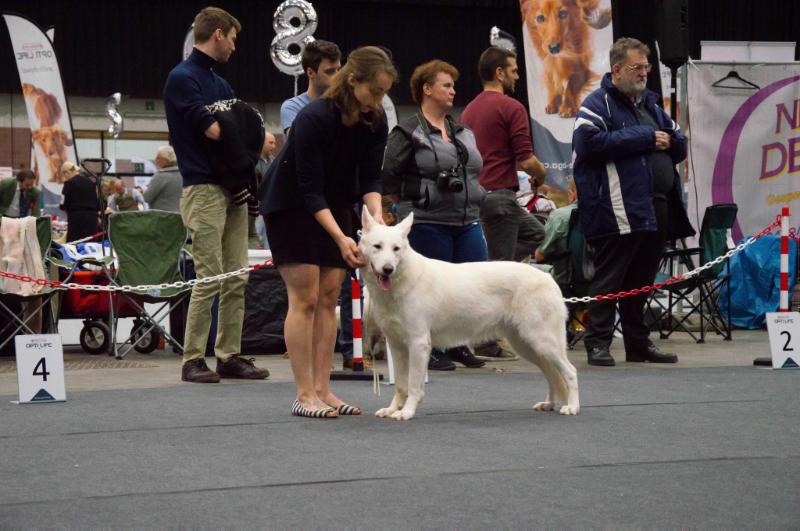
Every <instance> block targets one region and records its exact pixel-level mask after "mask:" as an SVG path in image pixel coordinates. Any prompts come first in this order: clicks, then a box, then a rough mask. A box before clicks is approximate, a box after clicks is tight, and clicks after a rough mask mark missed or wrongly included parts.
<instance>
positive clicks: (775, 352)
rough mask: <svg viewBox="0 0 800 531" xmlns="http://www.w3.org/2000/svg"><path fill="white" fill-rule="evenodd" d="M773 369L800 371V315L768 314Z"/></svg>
mask: <svg viewBox="0 0 800 531" xmlns="http://www.w3.org/2000/svg"><path fill="white" fill-rule="evenodd" d="M767 330H768V331H769V346H770V349H771V350H772V368H773V369H800V313H798V312H775V313H768V314H767Z"/></svg>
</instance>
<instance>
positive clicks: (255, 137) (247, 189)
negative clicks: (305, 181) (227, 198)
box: [207, 99, 264, 215]
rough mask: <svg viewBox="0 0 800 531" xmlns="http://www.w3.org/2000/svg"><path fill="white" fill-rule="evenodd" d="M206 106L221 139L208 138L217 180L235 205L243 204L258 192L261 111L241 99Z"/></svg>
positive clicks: (210, 156) (262, 140)
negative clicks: (215, 122)
mask: <svg viewBox="0 0 800 531" xmlns="http://www.w3.org/2000/svg"><path fill="white" fill-rule="evenodd" d="M207 108H208V110H209V112H210V113H211V114H212V115H213V116H214V118H215V119H216V120H217V123H219V128H220V138H219V141H218V142H215V141H213V140H209V141H208V147H209V150H208V155H209V159H210V161H211V166H212V168H213V169H214V174H215V175H216V176H217V179H218V180H219V183H218V184H219V185H220V186H222V187H223V188H225V189H227V190H228V191H229V192H230V193H231V196H232V197H233V203H234V204H235V205H241V204H242V203H244V202H245V201H247V200H248V198H249V197H250V195H251V192H252V194H253V195H255V190H256V177H255V175H256V163H257V162H258V160H259V156H260V154H261V146H262V145H263V144H264V121H263V120H262V119H261V115H260V114H258V111H256V110H255V109H253V108H252V107H251V106H249V105H248V104H246V103H245V102H243V101H241V100H236V99H234V100H223V101H218V102H216V103H214V104H212V105H209V106H208V107H207ZM253 199H255V198H253ZM253 215H255V214H253Z"/></svg>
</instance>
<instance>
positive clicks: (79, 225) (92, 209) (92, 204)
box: [61, 173, 100, 242]
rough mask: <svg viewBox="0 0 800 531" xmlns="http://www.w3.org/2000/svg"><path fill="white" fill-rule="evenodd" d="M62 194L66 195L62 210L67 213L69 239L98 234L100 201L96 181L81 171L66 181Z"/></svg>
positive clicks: (73, 239)
mask: <svg viewBox="0 0 800 531" xmlns="http://www.w3.org/2000/svg"><path fill="white" fill-rule="evenodd" d="M61 194H62V195H63V196H64V202H63V203H62V204H61V210H63V211H64V212H66V213H67V241H68V242H71V241H75V240H80V239H81V238H86V237H88V236H92V235H93V234H96V233H97V232H98V231H99V230H100V218H99V216H98V212H99V211H100V201H99V200H98V199H97V186H96V185H95V183H94V181H92V179H91V178H89V177H88V176H87V175H85V174H83V173H79V174H78V175H76V176H74V177H73V178H72V179H70V180H68V181H67V182H65V183H64V187H63V188H62V189H61Z"/></svg>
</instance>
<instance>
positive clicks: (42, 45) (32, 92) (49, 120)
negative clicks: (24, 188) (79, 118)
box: [3, 14, 78, 195]
mask: <svg viewBox="0 0 800 531" xmlns="http://www.w3.org/2000/svg"><path fill="white" fill-rule="evenodd" d="M3 18H4V19H5V22H6V25H7V26H8V33H9V35H10V37H11V47H12V49H13V52H14V59H15V60H16V63H17V70H18V71H19V80H20V83H21V84H22V95H23V96H24V97H25V106H26V108H27V111H28V123H29V124H30V128H31V140H32V143H33V149H34V153H35V157H34V161H33V165H34V167H33V170H34V171H35V172H36V174H37V175H38V177H39V184H40V186H41V187H42V188H43V189H45V190H46V191H49V192H51V193H52V194H55V195H58V194H60V193H61V185H62V183H61V182H60V175H59V170H60V168H61V164H63V163H64V162H66V161H68V160H69V161H72V162H76V161H77V160H78V154H77V152H76V150H75V147H74V140H73V138H74V137H73V133H72V124H71V122H70V117H69V109H68V108H67V99H66V97H65V96H64V87H63V85H62V83H61V72H60V71H59V69H58V60H57V59H56V54H55V52H54V51H53V44H52V43H51V41H50V39H49V38H48V37H47V35H45V33H44V32H43V31H42V30H41V29H40V28H39V27H38V26H36V24H34V23H33V22H31V21H30V20H28V19H26V18H24V17H21V16H18V15H11V14H3Z"/></svg>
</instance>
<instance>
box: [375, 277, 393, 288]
mask: <svg viewBox="0 0 800 531" xmlns="http://www.w3.org/2000/svg"><path fill="white" fill-rule="evenodd" d="M378 286H380V288H381V289H382V290H383V291H389V290H390V289H391V287H392V281H391V279H390V278H389V277H387V276H386V275H378Z"/></svg>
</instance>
